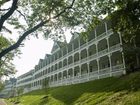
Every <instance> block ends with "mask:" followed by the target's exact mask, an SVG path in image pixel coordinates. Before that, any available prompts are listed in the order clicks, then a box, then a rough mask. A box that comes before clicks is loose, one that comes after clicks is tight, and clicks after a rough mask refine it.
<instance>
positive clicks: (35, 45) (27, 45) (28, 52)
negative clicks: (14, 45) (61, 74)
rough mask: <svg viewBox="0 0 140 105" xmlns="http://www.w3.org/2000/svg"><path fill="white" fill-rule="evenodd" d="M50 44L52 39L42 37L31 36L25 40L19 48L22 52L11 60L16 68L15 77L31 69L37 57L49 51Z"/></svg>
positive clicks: (37, 59) (42, 56)
mask: <svg viewBox="0 0 140 105" xmlns="http://www.w3.org/2000/svg"><path fill="white" fill-rule="evenodd" d="M52 46H53V41H52V40H50V39H49V40H45V39H43V38H42V37H40V38H39V39H37V38H34V37H31V38H30V40H26V41H25V42H24V47H21V48H20V50H21V53H22V54H21V55H19V57H15V59H14V61H13V63H14V64H15V67H16V70H17V73H16V74H15V77H18V76H20V75H22V74H24V73H26V72H28V71H29V70H32V69H33V68H34V67H35V65H37V64H38V62H39V59H43V58H44V57H45V54H50V53H51V49H52Z"/></svg>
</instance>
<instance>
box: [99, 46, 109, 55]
mask: <svg viewBox="0 0 140 105" xmlns="http://www.w3.org/2000/svg"><path fill="white" fill-rule="evenodd" d="M107 52H108V49H107V48H106V49H104V50H102V51H100V52H98V55H99V56H102V55H103V54H106V53H107Z"/></svg>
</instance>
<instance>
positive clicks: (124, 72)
mask: <svg viewBox="0 0 140 105" xmlns="http://www.w3.org/2000/svg"><path fill="white" fill-rule="evenodd" d="M118 34H119V38H120V45H121V46H122V45H123V43H122V37H121V33H120V32H119V33H118ZM121 52H122V59H123V66H124V70H123V74H126V65H125V57H124V52H123V47H121Z"/></svg>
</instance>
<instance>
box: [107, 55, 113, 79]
mask: <svg viewBox="0 0 140 105" xmlns="http://www.w3.org/2000/svg"><path fill="white" fill-rule="evenodd" d="M111 55H112V54H109V55H108V57H109V65H110V76H112V63H111Z"/></svg>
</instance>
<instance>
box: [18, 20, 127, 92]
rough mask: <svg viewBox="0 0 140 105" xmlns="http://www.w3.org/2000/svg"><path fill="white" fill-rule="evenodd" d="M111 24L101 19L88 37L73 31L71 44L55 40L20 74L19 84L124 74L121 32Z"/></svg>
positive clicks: (39, 84)
mask: <svg viewBox="0 0 140 105" xmlns="http://www.w3.org/2000/svg"><path fill="white" fill-rule="evenodd" d="M110 24H111V23H110V22H103V23H101V24H100V25H98V26H97V27H96V28H95V29H94V30H93V31H92V32H91V33H90V34H89V35H88V36H87V38H86V39H84V38H83V37H82V36H81V35H79V34H74V35H73V36H72V38H71V41H70V42H69V43H68V44H66V43H63V42H54V45H53V48H52V52H51V54H46V56H45V58H44V59H40V61H39V63H38V65H36V66H35V68H34V70H31V71H29V72H28V73H25V74H23V75H21V76H19V77H18V78H17V88H19V87H23V88H24V90H25V92H28V91H31V90H36V89H41V88H43V87H45V86H49V87H56V86H63V85H70V84H77V83H83V82H87V81H91V80H95V79H100V78H106V77H111V76H120V75H123V74H125V60H124V55H123V49H122V47H121V45H122V39H121V35H120V34H117V33H114V32H113V30H112V29H111V25H110Z"/></svg>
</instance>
